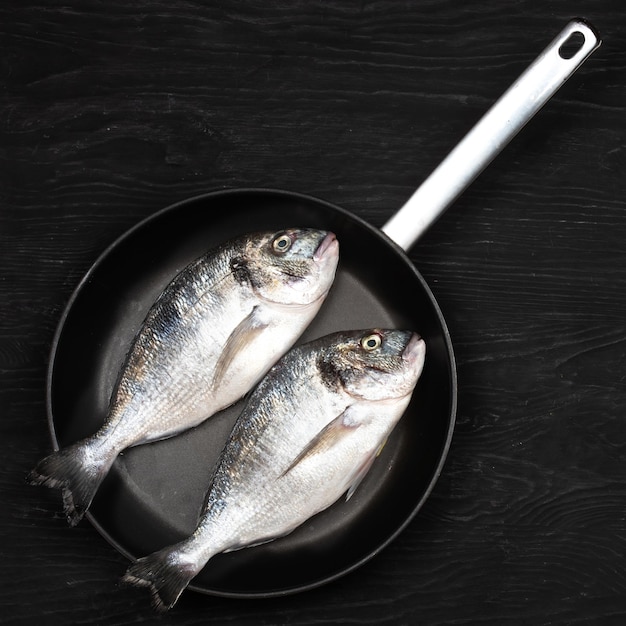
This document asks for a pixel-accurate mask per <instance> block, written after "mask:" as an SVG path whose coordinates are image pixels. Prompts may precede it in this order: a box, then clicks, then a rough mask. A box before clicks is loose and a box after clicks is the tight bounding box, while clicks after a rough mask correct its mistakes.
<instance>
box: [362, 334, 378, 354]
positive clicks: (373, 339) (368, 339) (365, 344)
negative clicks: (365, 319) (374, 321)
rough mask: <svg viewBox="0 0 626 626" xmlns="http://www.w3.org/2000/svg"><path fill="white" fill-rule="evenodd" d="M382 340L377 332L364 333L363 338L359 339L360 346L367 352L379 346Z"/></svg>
mask: <svg viewBox="0 0 626 626" xmlns="http://www.w3.org/2000/svg"><path fill="white" fill-rule="evenodd" d="M382 341H383V340H382V338H381V336H380V335H379V334H378V333H372V334H371V335H366V336H365V337H363V339H361V347H362V348H363V350H366V351H367V352H372V351H373V350H376V349H377V348H380V344H381V343H382Z"/></svg>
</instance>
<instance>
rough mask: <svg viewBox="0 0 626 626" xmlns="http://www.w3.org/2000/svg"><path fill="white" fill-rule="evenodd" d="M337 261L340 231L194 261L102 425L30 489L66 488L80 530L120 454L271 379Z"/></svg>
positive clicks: (143, 338) (34, 476)
mask: <svg viewBox="0 0 626 626" xmlns="http://www.w3.org/2000/svg"><path fill="white" fill-rule="evenodd" d="M338 256H339V245H338V242H337V240H336V238H335V235H334V234H333V233H329V232H327V231H321V230H313V229H288V230H281V231H280V232H278V233H276V232H273V233H268V232H264V233H257V234H250V235H245V236H241V237H239V238H237V239H234V240H232V241H230V242H228V243H226V244H224V245H222V246H220V247H218V248H217V249H215V250H213V251H211V252H209V253H207V254H206V255H204V256H202V257H200V258H199V259H197V260H196V261H194V262H192V263H191V264H190V265H188V266H187V267H186V268H185V269H184V270H182V271H181V272H180V273H179V274H178V275H177V276H176V277H175V278H174V279H173V280H172V282H171V283H170V284H169V285H168V286H167V287H166V288H165V290H164V291H163V293H162V294H161V295H160V296H159V298H158V299H157V301H156V302H155V304H154V305H153V306H152V308H151V309H150V311H149V312H148V314H147V316H146V319H145V321H144V322H143V325H142V327H141V329H140V330H139V332H138V334H137V336H136V337H135V339H134V341H133V343H132V346H131V348H130V351H129V353H128V355H127V357H126V361H125V364H124V366H123V368H122V370H121V373H120V375H119V379H118V382H117V384H116V386H115V389H114V391H113V394H112V398H111V402H110V408H109V411H108V415H107V417H106V420H105V422H104V424H103V426H102V427H101V428H100V430H98V432H96V433H95V434H94V435H93V436H91V437H88V438H87V439H84V440H82V441H80V442H78V443H76V444H74V445H71V446H69V447H67V448H64V449H61V450H59V451H57V452H55V453H53V454H52V455H50V456H48V457H46V458H45V459H43V460H42V461H40V462H39V464H38V465H37V466H36V467H35V469H34V470H33V471H32V472H31V473H30V476H29V479H30V482H31V483H33V484H42V485H46V486H49V487H55V488H59V489H62V493H63V502H64V509H65V514H66V516H67V519H68V521H69V523H70V524H71V525H75V524H77V523H78V522H79V521H80V519H81V518H82V517H83V515H84V513H85V512H86V510H87V508H88V507H89V505H90V503H91V501H92V499H93V497H94V495H95V493H96V490H97V489H98V486H99V485H100V483H101V481H102V479H103V478H104V476H105V475H106V474H107V472H108V471H109V469H110V467H111V465H112V463H113V461H114V460H115V458H116V457H117V455H118V454H119V453H120V452H121V451H122V450H124V449H125V448H128V447H130V446H136V445H139V444H144V443H147V442H150V441H155V440H158V439H164V438H166V437H170V436H172V435H175V434H177V433H179V432H181V431H183V430H186V429H188V428H191V427H193V426H196V425H197V424H199V423H200V422H202V421H203V420H205V419H206V418H208V417H210V416H211V415H213V414H214V413H216V412H217V411H219V410H221V409H223V408H225V407H227V406H229V405H230V404H233V403H234V402H235V401H237V400H238V399H240V398H241V397H242V396H244V395H245V394H246V393H247V392H248V391H249V390H250V389H251V388H252V387H253V386H254V385H255V384H256V383H257V382H258V381H259V380H260V379H261V378H262V377H263V375H264V374H265V373H266V372H267V370H269V368H270V367H271V366H272V365H273V364H274V363H275V362H276V361H277V360H278V359H279V358H280V357H281V356H282V355H283V354H284V353H285V352H286V351H287V350H288V349H289V348H290V347H291V346H292V345H293V344H294V343H295V341H296V340H297V339H298V337H299V336H300V335H301V334H302V332H303V331H304V330H305V329H306V327H307V326H308V325H309V323H310V322H311V320H312V319H313V318H314V317H315V315H316V313H317V312H318V310H319V308H320V306H321V305H322V303H323V301H324V299H325V298H326V296H327V294H328V291H329V289H330V287H331V285H332V282H333V279H334V276H335V270H336V268H337V262H338Z"/></svg>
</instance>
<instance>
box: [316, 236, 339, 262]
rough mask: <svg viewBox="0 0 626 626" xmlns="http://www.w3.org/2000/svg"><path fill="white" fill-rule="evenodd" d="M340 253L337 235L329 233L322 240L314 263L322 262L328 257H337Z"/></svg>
mask: <svg viewBox="0 0 626 626" xmlns="http://www.w3.org/2000/svg"><path fill="white" fill-rule="evenodd" d="M338 252H339V242H338V241H337V236H336V235H335V233H331V232H329V233H328V234H327V235H326V237H324V239H322V241H321V243H320V245H319V246H317V250H316V251H315V253H314V254H313V260H314V261H321V260H323V259H325V258H327V257H328V256H332V255H336V254H337V253H338Z"/></svg>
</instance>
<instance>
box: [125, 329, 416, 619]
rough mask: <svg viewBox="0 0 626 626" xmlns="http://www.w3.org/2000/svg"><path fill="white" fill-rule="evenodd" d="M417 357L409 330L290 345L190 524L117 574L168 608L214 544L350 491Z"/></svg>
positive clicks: (242, 539)
mask: <svg viewBox="0 0 626 626" xmlns="http://www.w3.org/2000/svg"><path fill="white" fill-rule="evenodd" d="M424 359H425V343H424V341H423V340H422V339H421V338H419V336H418V335H416V334H415V333H414V332H411V331H400V330H380V329H372V330H368V331H351V332H339V333H333V334H331V335H327V336H325V337H322V338H320V339H318V340H315V341H313V342H309V343H307V344H304V345H301V346H297V347H295V348H293V349H292V350H290V351H289V352H288V353H287V354H286V355H285V356H284V357H282V359H281V360H280V361H279V362H278V363H277V364H276V365H275V366H274V367H273V368H272V369H271V370H270V371H269V372H268V374H267V375H266V376H265V378H264V379H263V380H262V381H261V382H260V383H259V385H258V387H257V388H256V389H255V390H254V391H253V393H252V395H251V396H250V398H249V400H248V402H247V404H246V406H245V408H244V409H243V411H242V413H241V415H240V416H239V418H238V419H237V421H236V423H235V425H234V427H233V429H232V432H231V434H230V437H229V439H228V441H227V443H226V445H225V448H224V450H223V452H222V454H221V457H220V459H219V461H218V464H217V467H216V469H215V472H214V475H213V477H212V480H211V483H210V485H209V487H208V493H207V498H206V503H205V506H204V509H203V513H202V515H201V517H200V521H199V523H198V526H197V528H196V530H195V531H194V533H193V534H192V535H191V536H190V537H188V538H187V539H184V540H183V541H181V542H179V543H178V544H176V545H174V546H169V547H166V548H163V549H162V550H160V551H158V552H156V553H154V554H152V555H149V556H147V557H143V558H141V559H139V560H138V561H137V562H136V563H135V564H133V565H132V566H131V567H130V568H129V569H128V571H127V573H126V575H125V576H124V581H126V582H128V583H131V584H134V585H137V586H145V587H149V588H150V590H151V591H152V594H153V598H154V601H155V605H156V607H157V608H158V609H168V608H170V607H171V606H173V605H174V604H175V602H176V601H177V599H178V597H179V596H180V594H181V593H182V592H183V590H184V589H185V587H186V586H187V585H188V584H189V582H190V581H191V580H192V578H193V577H194V576H196V575H197V574H198V573H199V572H200V570H201V569H202V568H203V567H204V566H205V565H206V564H207V562H209V561H210V559H211V558H212V557H213V556H215V555H216V554H218V553H221V552H230V551H232V550H237V549H241V548H244V547H246V548H247V547H252V546H255V545H258V544H260V543H265V542H267V541H271V540H274V539H276V538H279V537H282V536H284V535H286V534H288V533H290V532H291V531H293V530H294V529H295V528H297V527H298V526H300V525H301V524H302V523H303V522H305V521H306V520H308V519H309V518H311V517H312V516H313V515H316V514H317V513H319V512H321V511H323V510H324V509H326V508H328V507H329V506H331V505H332V504H333V503H335V502H336V501H337V500H338V499H339V498H340V497H341V495H342V494H344V493H346V492H347V497H348V498H349V497H350V496H351V495H352V493H353V492H354V490H355V489H356V488H357V486H358V484H359V483H360V482H361V480H362V479H363V477H364V476H365V475H366V474H367V472H368V470H369V468H370V467H371V465H372V464H373V463H374V461H375V459H376V457H377V456H378V454H379V452H380V450H381V448H382V446H383V445H384V443H385V441H386V439H387V437H388V436H389V434H390V432H391V431H392V429H393V428H394V426H395V424H396V423H397V422H398V420H399V419H400V417H401V415H402V413H403V412H404V410H405V409H406V407H407V406H408V403H409V402H410V399H411V397H412V394H413V390H414V388H415V385H416V384H417V380H418V378H419V376H420V374H421V371H422V368H423V365H424Z"/></svg>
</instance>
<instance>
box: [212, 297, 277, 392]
mask: <svg viewBox="0 0 626 626" xmlns="http://www.w3.org/2000/svg"><path fill="white" fill-rule="evenodd" d="M256 312H257V307H256V306H255V307H254V308H253V309H252V311H250V313H249V315H247V316H246V317H245V318H244V319H243V320H242V321H241V322H239V324H238V325H237V327H236V328H235V329H234V330H233V332H232V333H230V336H229V337H228V339H227V340H226V343H225V344H224V349H223V350H222V354H221V355H220V358H219V359H218V361H217V364H216V365H215V372H214V373H213V388H215V387H217V386H218V385H220V383H221V382H222V380H223V379H224V375H225V374H226V372H227V370H228V368H229V366H230V364H231V363H232V362H233V361H234V360H235V358H236V357H237V355H238V354H239V353H240V352H241V351H242V350H243V349H244V348H245V347H246V346H247V345H248V344H249V343H250V342H251V341H252V340H253V339H254V338H255V337H257V336H258V335H259V334H260V333H261V332H262V331H263V330H264V329H265V328H266V327H267V324H263V323H260V322H259V320H258V319H257V316H256Z"/></svg>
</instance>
